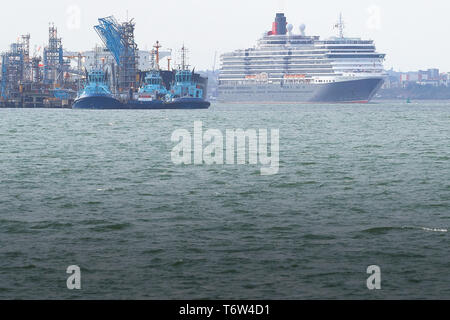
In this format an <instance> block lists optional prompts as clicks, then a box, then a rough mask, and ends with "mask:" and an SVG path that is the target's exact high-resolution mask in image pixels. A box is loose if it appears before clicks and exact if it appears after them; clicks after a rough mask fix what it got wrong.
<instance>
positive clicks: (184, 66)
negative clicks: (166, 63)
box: [181, 44, 189, 70]
mask: <svg viewBox="0 0 450 320" xmlns="http://www.w3.org/2000/svg"><path fill="white" fill-rule="evenodd" d="M187 52H188V49H187V48H186V47H185V46H184V44H183V47H182V48H181V70H187V69H188V68H189V65H188V64H187Z"/></svg>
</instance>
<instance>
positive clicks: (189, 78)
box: [126, 42, 211, 109]
mask: <svg viewBox="0 0 450 320" xmlns="http://www.w3.org/2000/svg"><path fill="white" fill-rule="evenodd" d="M155 48H156V66H155V68H154V69H153V70H151V71H149V72H148V73H147V75H146V77H145V80H144V83H143V85H142V86H141V88H140V89H139V95H138V99H137V100H130V101H128V103H127V105H126V108H127V109H208V108H209V107H210V106H211V103H210V102H208V101H206V100H205V99H204V96H205V92H204V90H203V89H202V86H201V85H200V84H199V83H198V82H197V81H195V79H194V75H195V72H194V71H192V72H191V71H190V70H189V66H188V65H187V64H186V49H185V47H183V48H182V49H181V50H182V59H181V60H182V63H181V65H180V66H179V68H178V70H176V71H175V72H173V78H174V80H173V82H172V83H170V85H169V86H168V87H169V88H170V89H169V90H168V89H167V88H166V86H165V84H164V81H163V78H162V76H161V71H160V68H159V51H158V49H159V48H160V46H159V42H157V45H156V46H155Z"/></svg>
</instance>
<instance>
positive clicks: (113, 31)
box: [94, 16, 138, 92]
mask: <svg viewBox="0 0 450 320" xmlns="http://www.w3.org/2000/svg"><path fill="white" fill-rule="evenodd" d="M98 21H99V25H97V26H95V27H94V28H95V30H96V31H97V33H98V35H99V37H100V38H101V39H102V41H103V43H104V44H105V46H106V47H107V48H108V50H109V51H111V53H112V55H113V56H114V59H115V61H116V64H117V66H118V73H119V74H118V87H119V88H118V89H119V91H120V92H127V91H129V90H130V89H131V90H133V89H136V88H137V86H138V83H137V74H138V47H137V44H136V42H135V39H134V29H135V23H134V22H133V20H130V21H127V22H124V23H122V24H120V23H119V22H118V21H117V20H116V19H115V18H114V17H113V16H111V17H106V18H100V19H98Z"/></svg>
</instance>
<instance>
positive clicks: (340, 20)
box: [335, 13, 345, 38]
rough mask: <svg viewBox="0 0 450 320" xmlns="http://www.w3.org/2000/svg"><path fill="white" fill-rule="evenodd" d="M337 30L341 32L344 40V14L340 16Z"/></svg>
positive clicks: (340, 35) (340, 34) (336, 26)
mask: <svg viewBox="0 0 450 320" xmlns="http://www.w3.org/2000/svg"><path fill="white" fill-rule="evenodd" d="M335 28H336V29H338V30H339V37H340V38H344V29H345V23H344V19H343V18H342V13H340V14H339V21H338V23H337V24H336V25H335Z"/></svg>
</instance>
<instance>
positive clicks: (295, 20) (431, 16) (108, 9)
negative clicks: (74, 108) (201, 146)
mask: <svg viewBox="0 0 450 320" xmlns="http://www.w3.org/2000/svg"><path fill="white" fill-rule="evenodd" d="M127 11H128V15H129V17H130V18H131V17H134V18H135V21H136V24H137V25H136V28H137V29H136V40H137V42H138V44H139V47H140V48H142V49H146V48H147V49H148V48H151V46H152V45H153V44H154V42H155V41H156V40H159V41H160V42H161V43H162V45H163V46H164V47H165V48H172V49H178V48H179V47H181V45H182V44H183V42H184V43H185V44H186V46H187V47H188V48H189V49H190V62H191V64H192V65H194V66H196V68H197V70H199V69H206V68H208V69H211V68H212V66H213V62H214V54H215V52H216V51H217V52H218V54H220V53H224V52H227V51H232V50H234V49H241V48H247V47H252V46H253V45H254V44H255V42H256V40H257V38H259V37H260V36H261V34H262V33H263V32H264V31H268V30H270V29H271V24H272V21H273V20H274V16H275V13H276V12H280V11H282V12H285V13H286V16H287V18H288V22H289V23H292V24H293V25H294V26H295V28H294V30H295V32H298V26H299V25H300V24H301V23H304V24H306V26H307V29H306V32H307V34H309V35H320V36H321V37H329V36H332V35H335V34H336V30H334V29H333V25H334V24H335V23H336V21H337V18H338V15H339V12H342V13H343V16H344V19H345V22H346V35H347V36H358V37H362V38H370V39H374V40H375V42H376V44H377V47H378V51H381V52H384V53H386V54H387V59H386V63H385V66H386V67H387V68H390V67H394V69H396V70H401V71H406V70H416V69H425V68H431V67H438V68H440V69H441V70H442V71H450V36H449V31H450V19H449V13H450V2H449V1H444V0H428V1H419V0H409V1H407V0H395V1H393V0H368V1H366V0H341V1H336V0H321V1H301V0H165V1H153V0H148V1H136V0H135V1H125V0H121V1H118V0H107V1H106V0H91V1H88V0H78V1H77V0H60V1H54V0H52V1H50V0H40V1H27V0H25V1H17V2H11V1H9V2H7V3H3V8H2V10H1V11H0V17H1V19H0V27H1V30H2V32H1V39H0V50H1V51H4V50H6V49H7V48H8V46H9V43H11V42H14V41H16V40H17V37H18V36H19V35H21V34H24V33H31V37H32V45H33V46H34V45H42V44H43V43H45V42H46V41H47V40H46V39H47V38H48V24H49V22H54V23H55V24H56V26H57V27H58V29H59V34H60V36H61V37H62V38H63V45H64V47H65V48H66V49H69V50H72V51H82V50H87V49H91V48H92V47H94V46H95V44H96V43H100V40H99V38H98V36H97V34H96V33H95V31H94V30H93V26H94V25H95V24H96V22H97V18H99V17H105V16H109V15H112V14H113V15H115V16H116V17H117V18H118V19H119V20H124V19H125V18H126V17H127Z"/></svg>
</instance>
